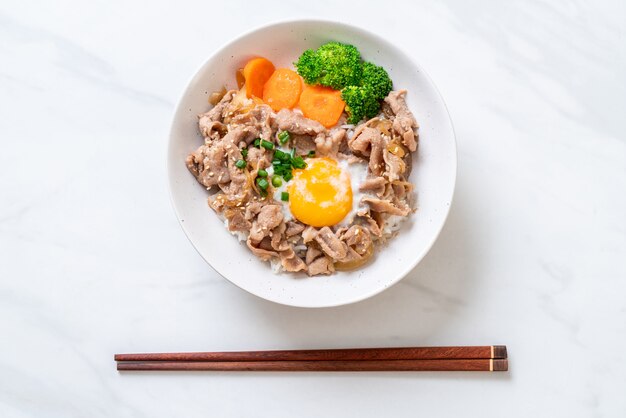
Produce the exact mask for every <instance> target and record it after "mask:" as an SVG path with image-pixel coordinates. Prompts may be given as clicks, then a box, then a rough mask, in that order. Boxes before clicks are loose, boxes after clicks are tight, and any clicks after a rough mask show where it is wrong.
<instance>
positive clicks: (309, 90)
mask: <svg viewBox="0 0 626 418" xmlns="http://www.w3.org/2000/svg"><path fill="white" fill-rule="evenodd" d="M344 107H346V104H345V103H344V101H343V100H341V91H339V90H333V89H331V88H328V87H321V86H309V85H307V86H305V87H304V90H303V91H302V94H301V95H300V110H302V114H303V115H304V116H305V117H307V118H309V119H313V120H316V121H318V122H319V123H321V124H322V125H324V126H325V127H327V128H330V127H331V126H333V125H335V124H336V123H337V121H338V120H339V118H340V117H341V113H343V109H344Z"/></svg>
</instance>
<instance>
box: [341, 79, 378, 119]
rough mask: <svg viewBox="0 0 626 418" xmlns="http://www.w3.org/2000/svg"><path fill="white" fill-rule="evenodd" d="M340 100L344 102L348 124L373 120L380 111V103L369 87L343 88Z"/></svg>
mask: <svg viewBox="0 0 626 418" xmlns="http://www.w3.org/2000/svg"><path fill="white" fill-rule="evenodd" d="M341 98H342V99H343V101H344V102H346V113H347V114H348V123H353V124H357V123H359V122H360V121H361V120H363V119H365V118H373V117H374V116H376V115H377V114H378V111H379V110H380V103H379V101H378V99H377V98H376V96H375V95H374V92H373V91H372V89H370V88H369V87H359V86H348V87H344V89H343V90H341Z"/></svg>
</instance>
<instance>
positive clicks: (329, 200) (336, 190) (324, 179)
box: [289, 158, 352, 227]
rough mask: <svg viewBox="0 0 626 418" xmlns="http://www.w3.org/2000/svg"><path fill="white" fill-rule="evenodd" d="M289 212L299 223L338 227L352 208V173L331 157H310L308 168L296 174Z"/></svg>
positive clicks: (295, 172) (291, 191) (291, 187)
mask: <svg viewBox="0 0 626 418" xmlns="http://www.w3.org/2000/svg"><path fill="white" fill-rule="evenodd" d="M293 173H294V176H293V182H292V184H291V186H290V187H289V209H290V210H291V214H292V215H293V216H294V217H295V218H296V219H297V220H299V221H300V222H302V223H305V224H307V225H311V226H315V227H320V226H331V225H335V224H337V223H339V222H341V220H342V219H343V218H345V217H346V215H347V214H348V213H349V212H350V209H352V187H351V186H350V174H348V173H347V172H344V171H343V170H341V168H340V167H339V166H338V165H337V162H336V161H334V160H331V159H330V158H309V159H308V160H307V166H306V168H303V169H301V170H294V171H293Z"/></svg>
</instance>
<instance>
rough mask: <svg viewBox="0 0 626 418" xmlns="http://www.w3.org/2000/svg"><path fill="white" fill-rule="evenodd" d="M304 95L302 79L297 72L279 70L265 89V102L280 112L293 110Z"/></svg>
mask: <svg viewBox="0 0 626 418" xmlns="http://www.w3.org/2000/svg"><path fill="white" fill-rule="evenodd" d="M300 93H302V79H301V78H300V76H299V75H298V73H296V72H295V71H292V70H289V69H287V68H279V69H278V70H276V71H274V74H272V76H271V77H270V78H269V80H267V82H266V83H265V86H264V87H263V100H264V101H265V103H267V104H268V105H270V107H271V108H272V109H273V110H274V111H275V112H278V111H279V110H280V109H292V108H293V107H294V106H295V105H297V104H298V100H300Z"/></svg>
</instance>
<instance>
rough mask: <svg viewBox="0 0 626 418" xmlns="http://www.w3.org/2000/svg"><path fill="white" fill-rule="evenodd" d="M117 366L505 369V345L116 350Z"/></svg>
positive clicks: (182, 368)
mask: <svg viewBox="0 0 626 418" xmlns="http://www.w3.org/2000/svg"><path fill="white" fill-rule="evenodd" d="M115 360H116V361H117V362H118V364H117V369H118V370H221V371H453V370H456V371H505V370H508V360H507V350H506V346H503V345H492V346H468V347H462V346H455V347H385V348H348V349H328V350H274V351H233V352H195V353H139V354H116V355H115Z"/></svg>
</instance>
